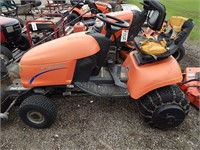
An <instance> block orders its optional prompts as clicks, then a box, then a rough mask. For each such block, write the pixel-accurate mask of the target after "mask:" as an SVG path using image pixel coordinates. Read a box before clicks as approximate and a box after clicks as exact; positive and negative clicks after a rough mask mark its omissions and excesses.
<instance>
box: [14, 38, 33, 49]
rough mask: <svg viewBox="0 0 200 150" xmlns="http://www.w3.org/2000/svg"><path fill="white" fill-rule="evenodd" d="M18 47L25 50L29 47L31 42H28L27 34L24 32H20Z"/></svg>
mask: <svg viewBox="0 0 200 150" xmlns="http://www.w3.org/2000/svg"><path fill="white" fill-rule="evenodd" d="M17 44H18V48H19V49H20V50H21V51H27V50H28V49H30V48H31V44H30V42H29V39H28V36H27V35H26V34H22V35H21V38H20V40H19V41H18V43H17Z"/></svg>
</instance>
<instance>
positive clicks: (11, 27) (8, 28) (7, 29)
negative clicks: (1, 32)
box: [6, 26, 14, 33]
mask: <svg viewBox="0 0 200 150" xmlns="http://www.w3.org/2000/svg"><path fill="white" fill-rule="evenodd" d="M6 31H7V32H8V33H11V32H13V31H14V29H13V26H10V27H6Z"/></svg>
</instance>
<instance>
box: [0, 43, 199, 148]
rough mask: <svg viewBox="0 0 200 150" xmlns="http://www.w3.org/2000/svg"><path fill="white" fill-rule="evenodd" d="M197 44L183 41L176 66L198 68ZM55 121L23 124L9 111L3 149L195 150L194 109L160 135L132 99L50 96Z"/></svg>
mask: <svg viewBox="0 0 200 150" xmlns="http://www.w3.org/2000/svg"><path fill="white" fill-rule="evenodd" d="M199 45H200V42H191V41H187V42H186V44H185V45H184V46H185V48H186V50H187V51H186V56H185V57H184V59H183V60H182V61H181V68H182V69H184V68H185V67H187V66H190V67H191V66H193V67H195V66H196V67H197V66H199V58H200V54H199V52H198V51H199ZM55 102H56V104H57V107H58V110H59V112H58V117H57V120H56V122H55V123H54V124H53V125H52V126H51V127H50V128H48V129H34V128H31V127H29V126H27V125H25V124H24V123H23V122H22V121H21V120H20V118H19V116H18V107H17V106H16V107H14V109H13V111H12V112H11V114H10V118H9V122H8V123H7V124H6V125H4V126H2V127H1V149H2V150H59V149H61V150H72V149H74V150H79V149H80V150H83V149H86V150H92V149H102V150H118V149H120V150H125V149H127V150H128V149H131V150H144V149H145V150H146V149H147V150H148V149H156V150H160V149H182V150H198V149H200V142H199V138H200V130H199V123H200V122H199V121H200V118H199V111H198V110H197V109H196V108H195V107H191V108H190V112H189V114H188V116H187V118H186V119H185V121H184V122H183V123H182V124H181V125H180V126H179V127H177V128H175V129H172V130H167V131H162V130H158V129H154V128H151V127H149V126H148V125H147V124H146V123H145V122H143V120H142V119H141V117H140V116H139V112H138V110H137V106H136V103H135V102H134V101H133V100H131V99H128V98H127V99H113V98H99V97H92V96H84V97H65V98H55Z"/></svg>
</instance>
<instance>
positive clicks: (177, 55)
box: [173, 46, 185, 62]
mask: <svg viewBox="0 0 200 150" xmlns="http://www.w3.org/2000/svg"><path fill="white" fill-rule="evenodd" d="M184 56H185V48H184V47H183V46H180V47H179V49H178V50H177V51H176V52H175V53H174V54H173V57H174V58H175V59H176V60H177V61H178V62H179V61H181V60H182V59H183V57H184Z"/></svg>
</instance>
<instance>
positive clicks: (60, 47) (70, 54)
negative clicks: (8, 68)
mask: <svg viewBox="0 0 200 150" xmlns="http://www.w3.org/2000/svg"><path fill="white" fill-rule="evenodd" d="M99 50H100V47H99V45H98V43H97V41H96V40H95V39H94V38H93V37H92V36H90V35H87V34H85V32H79V33H74V34H71V35H69V36H65V37H62V38H59V39H55V40H52V41H50V42H46V43H44V44H41V45H39V46H36V47H34V48H32V49H31V50H29V51H28V52H27V53H25V54H24V56H23V57H22V59H21V61H20V64H21V65H41V64H50V63H58V62H63V61H69V60H76V59H80V58H84V57H87V56H90V55H93V54H95V53H97V52H98V51H99Z"/></svg>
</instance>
